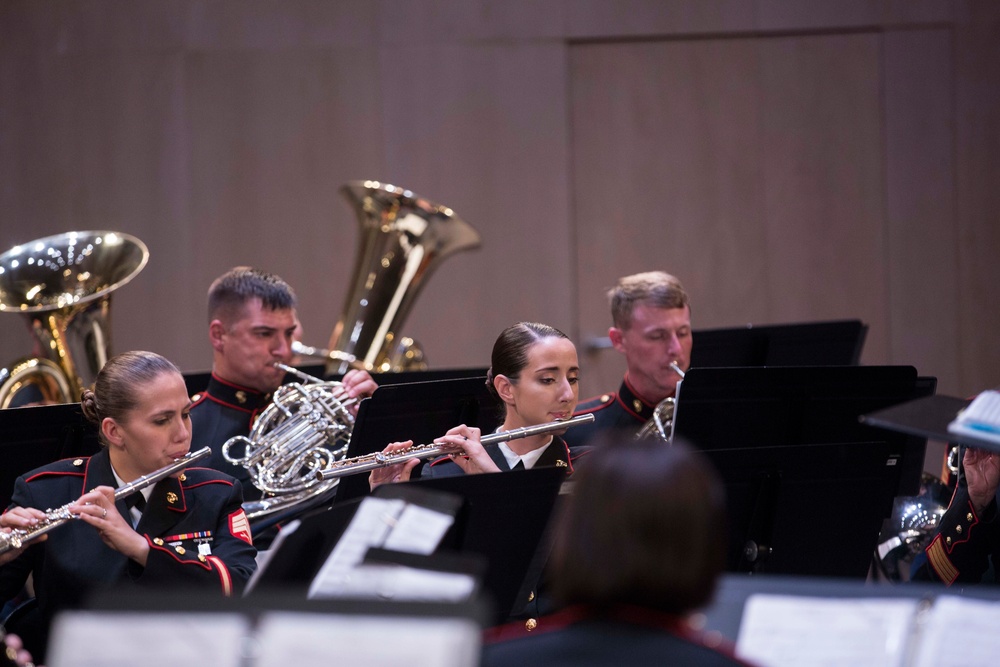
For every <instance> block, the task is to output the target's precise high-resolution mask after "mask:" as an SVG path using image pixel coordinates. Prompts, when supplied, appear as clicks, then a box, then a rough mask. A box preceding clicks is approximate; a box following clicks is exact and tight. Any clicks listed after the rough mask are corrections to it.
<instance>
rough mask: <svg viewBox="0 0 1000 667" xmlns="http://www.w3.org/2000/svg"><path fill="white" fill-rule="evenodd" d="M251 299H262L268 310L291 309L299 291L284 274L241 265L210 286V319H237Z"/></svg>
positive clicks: (262, 303) (227, 320) (228, 320)
mask: <svg viewBox="0 0 1000 667" xmlns="http://www.w3.org/2000/svg"><path fill="white" fill-rule="evenodd" d="M251 299H260V302H261V305H262V306H263V307H264V308H265V309H266V310H288V309H289V308H294V307H295V303H296V298H295V291H294V290H292V288H291V286H290V285H289V284H288V283H286V282H285V281H284V280H282V279H281V278H280V277H278V276H276V275H274V274H273V273H267V272H266V271H261V270H259V269H255V268H253V267H250V266H237V267H234V268H232V269H229V270H228V271H226V272H225V273H223V274H222V275H221V276H219V277H218V278H216V279H215V280H214V281H213V282H212V285H211V286H210V287H209V288H208V321H209V322H211V321H212V320H214V319H221V320H223V321H226V322H231V321H232V320H234V319H237V318H238V317H239V316H240V312H241V311H242V309H243V307H244V306H245V305H246V303H247V302H248V301H250V300H251Z"/></svg>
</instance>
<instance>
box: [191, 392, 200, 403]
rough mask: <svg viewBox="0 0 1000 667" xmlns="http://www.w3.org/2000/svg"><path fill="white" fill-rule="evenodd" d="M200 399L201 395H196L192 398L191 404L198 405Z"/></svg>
mask: <svg viewBox="0 0 1000 667" xmlns="http://www.w3.org/2000/svg"><path fill="white" fill-rule="evenodd" d="M200 398H201V394H195V395H194V396H192V397H191V402H192V403H197V402H198V399H200Z"/></svg>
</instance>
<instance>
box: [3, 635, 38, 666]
mask: <svg viewBox="0 0 1000 667" xmlns="http://www.w3.org/2000/svg"><path fill="white" fill-rule="evenodd" d="M3 644H4V649H5V651H6V654H7V657H8V658H12V660H13V662H12V663H11V664H13V665H16V666H17V667H24V666H25V665H31V664H34V663H33V662H32V657H31V654H30V653H28V651H26V650H25V648H24V644H23V643H22V642H21V638H20V637H18V636H17V635H7V634H5V635H4V637H3Z"/></svg>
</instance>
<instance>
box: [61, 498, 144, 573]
mask: <svg viewBox="0 0 1000 667" xmlns="http://www.w3.org/2000/svg"><path fill="white" fill-rule="evenodd" d="M69 511H70V512H73V513H74V514H77V515H79V517H80V519H81V520H82V521H84V522H85V523H88V524H90V525H91V526H93V527H94V528H96V529H97V534H98V535H100V536H101V540H103V541H104V543H105V544H107V545H108V546H109V547H111V548H112V549H114V550H115V551H118V552H121V553H123V554H125V555H126V556H128V557H129V558H131V559H132V560H134V561H135V562H137V563H139V564H140V565H142V566H143V567H145V566H146V557H147V556H148V555H149V543H148V542H147V541H146V538H145V537H143V536H142V535H140V534H139V533H137V532H135V530H133V528H132V524H131V523H129V522H128V521H126V520H125V518H124V517H123V516H122V515H121V513H119V512H118V508H117V507H115V490H114V489H112V488H111V487H110V486H99V487H97V488H96V489H94V490H93V491H90V492H88V493H85V494H83V495H82V496H80V498H79V500H77V501H76V502H75V503H73V504H71V505H70V506H69Z"/></svg>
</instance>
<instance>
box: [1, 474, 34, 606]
mask: <svg viewBox="0 0 1000 667" xmlns="http://www.w3.org/2000/svg"><path fill="white" fill-rule="evenodd" d="M10 507H35V503H34V501H33V500H32V497H31V490H30V487H29V486H28V483H27V482H26V481H25V480H24V477H18V478H17V481H16V482H15V483H14V494H13V496H12V497H11V503H10ZM10 507H8V508H7V509H10ZM4 511H5V512H6V510H4ZM40 553H41V547H40V546H38V545H37V544H36V545H35V546H28V547H27V548H25V549H24V551H23V552H22V553H21V555H20V556H18V557H17V558H15V559H14V560H12V561H10V562H9V563H6V564H5V565H2V566H0V603H2V602H6V601H7V600H10V599H11V598H13V597H14V596H15V595H17V594H18V593H20V592H21V589H22V588H23V587H24V584H25V582H26V581H27V580H28V575H29V574H30V573H31V571H32V569H34V567H35V564H36V561H37V560H38V558H39V557H40ZM0 606H2V605H0Z"/></svg>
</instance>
